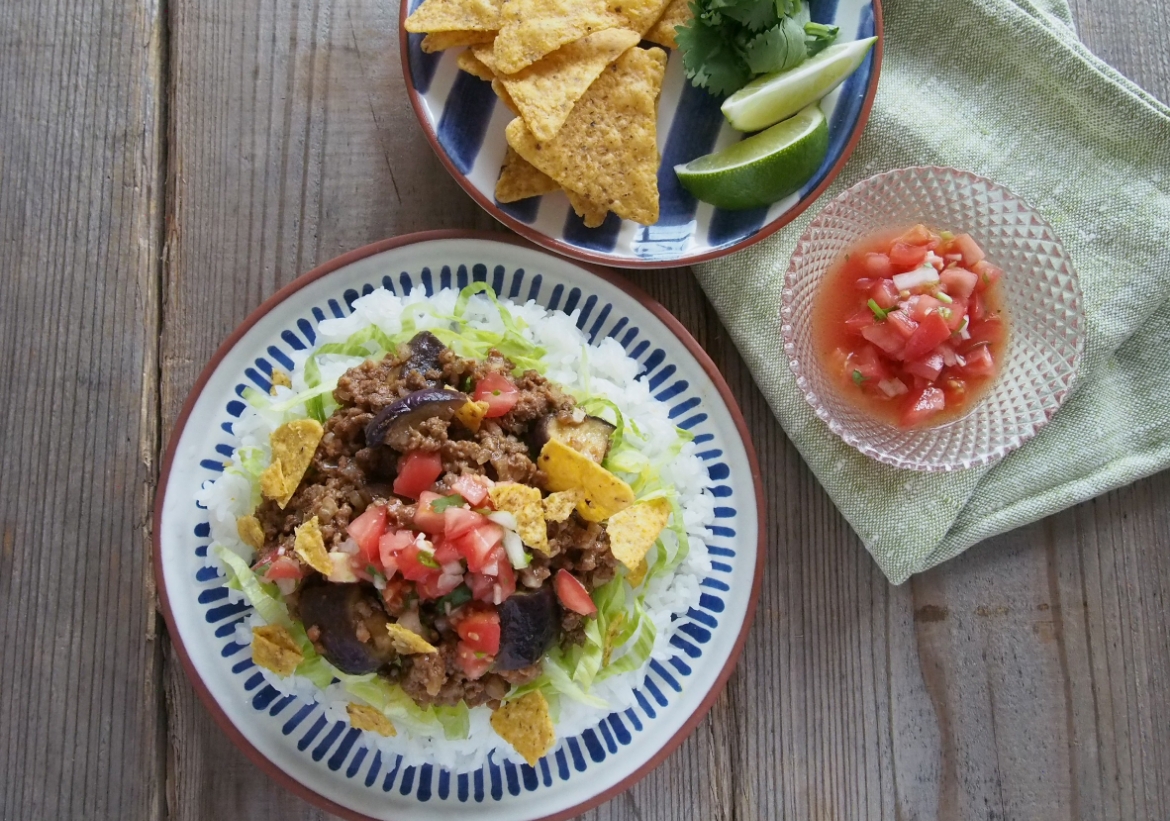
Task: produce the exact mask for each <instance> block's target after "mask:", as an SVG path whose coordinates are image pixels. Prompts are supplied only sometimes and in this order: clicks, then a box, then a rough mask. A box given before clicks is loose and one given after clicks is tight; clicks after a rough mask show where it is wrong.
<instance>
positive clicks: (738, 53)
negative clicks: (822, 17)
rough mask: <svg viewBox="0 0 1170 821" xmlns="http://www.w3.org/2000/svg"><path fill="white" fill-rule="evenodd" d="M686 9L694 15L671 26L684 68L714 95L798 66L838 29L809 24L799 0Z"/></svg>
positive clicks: (713, 1) (717, 2)
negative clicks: (757, 78)
mask: <svg viewBox="0 0 1170 821" xmlns="http://www.w3.org/2000/svg"><path fill="white" fill-rule="evenodd" d="M690 7H691V14H692V16H693V19H692V20H691V21H690V22H689V23H687V25H686V26H679V27H678V28H677V29H676V38H677V40H678V45H679V49H681V51H682V53H683V66H684V68H685V69H686V75H687V77H688V78H689V79H690V81H691V83H692V84H694V85H695V86H697V87H699V88H705V89H707V90H708V91H709V92H711V93H712V94H716V95H726V94H731V93H732V92H735V91H738V90H739V89H741V88H743V86H745V85H746V84H747V83H748V81H749V80H751V79H752V78H753V77H756V76H758V75H760V74H770V73H772V72H776V71H785V70H787V69H790V68H794V67H796V66H798V65H800V64H801V63H803V62H804V61H805V60H807V59H808V58H809V57H811V56H812V55H814V54H816V53H817V52H819V51H821V50H822V49H824V48H826V47H827V46H829V45H830V44H831V43H832V42H833V40H835V39H836V37H837V32H838V31H839V29H838V28H837V26H827V25H824V24H823V23H812V22H809V19H808V11H807V9H805V8H804V4H803V3H802V2H801V0H691V4H690Z"/></svg>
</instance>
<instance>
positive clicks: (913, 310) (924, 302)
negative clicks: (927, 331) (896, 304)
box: [906, 294, 942, 322]
mask: <svg viewBox="0 0 1170 821" xmlns="http://www.w3.org/2000/svg"><path fill="white" fill-rule="evenodd" d="M906 307H907V310H908V311H909V312H910V318H911V319H913V320H914V321H915V322H921V321H922V320H924V319H926V316H927V314H931V313H934V312H935V311H937V310H938V309H939V308H941V307H942V303H941V302H939V301H938V300H937V299H935V298H934V297H932V296H930V295H929V294H916V295H915V296H912V297H910V298H909V299H908V300H906Z"/></svg>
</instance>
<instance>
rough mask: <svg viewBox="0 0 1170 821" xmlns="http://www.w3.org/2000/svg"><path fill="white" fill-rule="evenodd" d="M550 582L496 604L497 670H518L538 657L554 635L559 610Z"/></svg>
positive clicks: (533, 662)
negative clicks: (497, 622)
mask: <svg viewBox="0 0 1170 821" xmlns="http://www.w3.org/2000/svg"><path fill="white" fill-rule="evenodd" d="M558 610H559V608H558V606H557V599H556V596H555V595H554V594H553V591H552V585H546V586H545V587H542V588H540V589H539V590H537V591H535V592H533V593H520V594H516V595H513V596H510V597H509V598H508V599H507V600H505V601H504V603H503V604H501V605H500V607H499V612H500V652H499V653H497V654H496V665H495V669H496V670H505V671H507V670H519V669H520V668H521V667H528V666H529V665H532V664H536V662H538V661H540V658H541V656H543V655H544V652H545V651H546V650H547V649H548V648H549V647H550V646H552V643H553V641H555V640H556V637H557V625H559V624H560V613H559V612H558Z"/></svg>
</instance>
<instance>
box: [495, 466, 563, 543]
mask: <svg viewBox="0 0 1170 821" xmlns="http://www.w3.org/2000/svg"><path fill="white" fill-rule="evenodd" d="M488 496H489V497H490V498H491V500H492V504H493V505H495V508H496V510H506V511H508V512H509V513H511V514H512V515H513V516H515V517H516V532H517V533H519V534H520V539H521V541H523V542H524V544H526V545H528V546H529V547H531V548H532V549H533V550H539V551H540V552H541V553H548V552H549V549H548V526H547V525H546V524H545V523H544V505H542V504H541V499H540V488H535V487H532V486H530V485H522V484H520V483H519V482H497V483H496V485H495V486H494V487H493V488H492V489H491V490H489V491H488Z"/></svg>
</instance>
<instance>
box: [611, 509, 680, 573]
mask: <svg viewBox="0 0 1170 821" xmlns="http://www.w3.org/2000/svg"><path fill="white" fill-rule="evenodd" d="M669 519H670V502H668V501H667V500H666V499H651V500H650V501H648V502H638V504H636V505H631V506H630V507H627V508H626V509H625V510H622V511H619V512H618V513H615V514H614V515H613V516H610V517H609V521H608V522H606V523H605V532H606V533H607V534H609V550H610V552H611V553H613V557H614V558H615V559H617V560H618V561H619V562H621V563H622V564H624V565H625V566H626V567H628V568H630V570H632V571H634V572H635V573H637V572H639V566H640V565H642V564H644V563H645V561H646V554H647V553H649V552H650V548H652V547H654V542H655V541H657V539H658V534H659V533H661V532H662V529H663V528H664V527H666V523H667V521H668V520H669ZM642 572H644V571H642ZM640 580H641V579H639V581H640ZM630 584H633V582H630Z"/></svg>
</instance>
